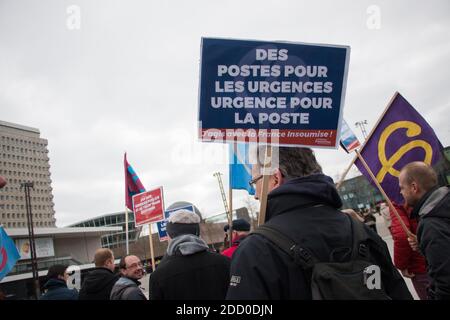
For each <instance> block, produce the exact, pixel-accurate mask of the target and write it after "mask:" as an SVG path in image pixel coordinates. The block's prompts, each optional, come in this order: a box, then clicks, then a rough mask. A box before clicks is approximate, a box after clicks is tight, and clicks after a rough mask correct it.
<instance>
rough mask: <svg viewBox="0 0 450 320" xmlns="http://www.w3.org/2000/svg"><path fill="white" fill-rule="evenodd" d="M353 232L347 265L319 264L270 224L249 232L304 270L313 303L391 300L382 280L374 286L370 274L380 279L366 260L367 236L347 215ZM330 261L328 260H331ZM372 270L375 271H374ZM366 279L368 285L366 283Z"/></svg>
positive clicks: (303, 249)
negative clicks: (272, 244) (278, 250)
mask: <svg viewBox="0 0 450 320" xmlns="http://www.w3.org/2000/svg"><path fill="white" fill-rule="evenodd" d="M348 218H349V219H350V221H351V228H352V233H353V237H352V238H353V244H352V248H347V249H348V251H349V252H350V251H351V257H350V260H349V261H346V262H334V261H319V260H318V259H317V258H316V257H315V256H314V255H313V254H312V253H311V251H310V250H308V249H307V248H304V247H301V246H300V245H298V244H297V243H295V242H294V241H293V240H292V239H291V238H289V237H288V236H286V235H285V234H284V233H282V232H281V231H280V230H278V229H277V228H276V227H274V226H272V225H262V226H260V227H258V228H256V229H255V230H254V231H253V232H252V233H256V234H260V235H262V236H264V237H266V238H267V239H269V240H270V241H271V242H273V243H274V244H275V245H277V246H278V247H279V248H280V249H281V250H282V251H284V252H285V253H287V254H288V255H289V256H290V257H291V258H292V260H293V261H294V262H295V264H296V265H298V266H299V267H301V268H303V270H304V271H305V274H306V275H307V277H309V276H310V278H309V279H308V280H309V282H310V285H311V294H312V299H313V300H390V299H391V298H390V297H389V296H388V294H387V293H386V291H385V290H384V287H383V286H382V283H381V279H379V280H378V283H379V286H378V287H377V285H376V284H375V287H374V286H373V284H374V282H372V281H371V280H373V278H371V277H372V276H373V275H372V273H374V274H376V273H377V271H376V270H375V269H376V268H378V275H375V276H379V277H381V270H380V268H379V267H377V266H374V263H373V262H371V261H370V260H369V254H370V252H369V246H368V241H367V240H368V239H369V235H368V234H367V231H366V230H365V229H364V226H363V224H362V223H360V222H359V221H355V220H354V219H352V218H351V217H349V216H348ZM330 256H331V255H330ZM330 259H331V258H330ZM374 270H375V271H374ZM368 280H369V282H370V283H369V284H368Z"/></svg>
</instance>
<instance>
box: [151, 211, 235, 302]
mask: <svg viewBox="0 0 450 320" xmlns="http://www.w3.org/2000/svg"><path fill="white" fill-rule="evenodd" d="M199 223H200V217H199V216H198V215H197V214H195V213H192V212H190V211H187V210H178V211H176V212H174V213H173V214H172V215H171V216H170V217H169V219H168V222H167V227H166V230H167V234H168V235H169V237H170V242H169V246H168V248H167V253H166V255H165V256H164V258H163V259H162V260H161V263H160V264H159V265H158V267H157V268H156V270H155V271H154V272H153V273H152V274H151V275H150V286H149V287H150V300H223V299H224V298H225V295H226V293H227V287H228V281H229V271H230V261H229V259H228V258H227V257H224V256H222V255H220V254H218V253H213V252H210V251H209V248H208V245H207V244H206V243H205V241H203V240H202V239H201V238H200V237H199V235H200V225H199Z"/></svg>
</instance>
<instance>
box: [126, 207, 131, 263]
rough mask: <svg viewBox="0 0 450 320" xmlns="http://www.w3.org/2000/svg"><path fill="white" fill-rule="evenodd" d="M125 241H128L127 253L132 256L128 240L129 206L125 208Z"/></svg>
mask: <svg viewBox="0 0 450 320" xmlns="http://www.w3.org/2000/svg"><path fill="white" fill-rule="evenodd" d="M125 241H126V245H125V247H126V251H127V255H129V254H130V250H129V249H130V248H129V245H128V242H129V239H128V208H127V206H125Z"/></svg>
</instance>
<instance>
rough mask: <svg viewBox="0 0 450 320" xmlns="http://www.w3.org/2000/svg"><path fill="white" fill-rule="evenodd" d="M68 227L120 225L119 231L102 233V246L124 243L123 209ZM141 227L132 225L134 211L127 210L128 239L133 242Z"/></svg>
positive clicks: (113, 246) (110, 246)
mask: <svg viewBox="0 0 450 320" xmlns="http://www.w3.org/2000/svg"><path fill="white" fill-rule="evenodd" d="M67 227H69V228H89V227H121V231H116V232H112V233H109V234H104V235H102V238H101V240H102V247H103V248H109V249H113V248H117V247H120V246H122V245H125V244H126V232H125V227H126V223H125V211H121V212H115V213H108V214H104V215H101V216H98V217H95V218H92V219H88V220H84V221H81V222H77V223H75V224H71V225H69V226H67ZM140 229H141V228H135V226H134V213H133V212H131V211H129V212H128V236H129V241H130V242H134V241H136V240H137V237H138V236H139V232H140V231H141V230H140Z"/></svg>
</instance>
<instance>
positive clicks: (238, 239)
mask: <svg viewBox="0 0 450 320" xmlns="http://www.w3.org/2000/svg"><path fill="white" fill-rule="evenodd" d="M258 153H259V154H264V150H263V147H262V148H261V147H260V148H258ZM273 154H274V157H277V158H276V159H274V163H277V164H278V166H277V167H274V168H272V171H271V173H270V176H269V180H268V190H269V193H268V200H267V210H266V215H265V221H264V224H263V225H262V227H261V226H260V227H258V228H256V230H253V231H252V232H250V224H249V223H248V222H247V221H245V220H243V219H237V220H234V221H233V222H232V224H231V226H229V225H227V226H226V227H225V228H224V232H225V235H228V234H230V235H231V239H226V241H229V242H231V243H230V245H229V246H227V247H229V248H226V249H225V250H223V251H222V252H221V253H217V252H213V251H212V250H210V248H209V247H208V245H207V244H206V242H205V241H204V240H203V239H202V238H201V236H200V226H199V223H200V218H199V216H198V215H196V214H192V213H191V212H188V211H185V210H178V211H177V212H175V213H174V214H172V215H171V217H170V218H169V220H168V223H167V233H168V235H169V238H170V241H169V245H168V248H167V251H166V253H165V255H164V257H163V258H162V260H161V263H160V264H159V265H158V266H157V267H156V269H155V270H154V271H153V272H152V273H151V274H150V277H149V292H148V298H149V299H150V300H196V299H199V300H208V299H213V300H222V299H228V300H244V299H396V300H409V299H412V295H411V293H410V292H409V290H408V288H407V286H406V283H405V280H404V277H406V278H410V279H411V281H412V283H413V285H414V288H415V290H416V292H417V295H418V296H419V298H420V299H450V192H449V187H448V186H443V187H439V186H438V182H437V177H436V173H435V172H434V170H433V169H432V168H431V167H430V166H429V165H427V164H425V163H423V162H413V163H410V164H408V165H406V166H405V167H404V168H403V169H402V170H401V172H400V176H399V186H400V189H401V193H402V196H403V197H404V200H405V202H404V203H403V204H396V203H394V206H393V207H390V208H389V206H388V205H382V206H381V208H380V213H381V215H382V216H383V217H384V219H385V222H386V226H387V227H388V229H389V231H390V233H391V234H392V238H393V242H394V253H393V261H392V259H391V255H390V253H389V251H388V247H387V245H386V243H385V242H384V241H383V239H382V238H381V237H380V236H379V235H378V234H377V232H376V231H377V230H376V227H375V225H376V223H375V220H374V217H373V215H372V214H371V213H370V212H369V210H367V211H365V212H363V214H362V215H359V214H357V213H356V212H354V211H353V210H341V207H342V202H341V199H340V196H339V194H338V192H337V190H336V187H335V184H334V182H333V180H332V179H331V178H330V177H328V176H326V175H324V174H323V172H322V168H321V166H320V165H319V164H318V163H317V161H316V158H315V155H314V153H313V151H312V150H311V149H308V148H284V147H279V148H274V150H273ZM257 158H258V159H259V157H257ZM262 177H263V175H262V165H261V164H260V163H257V164H256V165H253V167H252V180H251V181H250V183H251V184H252V186H253V187H254V188H255V189H256V199H258V195H259V194H260V192H261V188H262V180H263V179H262ZM394 209H395V210H396V211H397V213H398V215H399V216H400V217H401V219H402V221H403V223H404V225H405V226H406V228H408V230H409V233H408V234H407V233H406V232H405V230H404V229H403V226H402V225H401V223H400V221H399V220H398V217H397V215H396V214H395V212H394ZM230 228H231V230H232V232H229V229H230ZM228 237H229V236H228ZM94 262H95V269H94V270H93V271H91V272H89V273H88V274H87V275H86V277H85V279H84V281H83V283H82V285H81V290H80V292H79V293H78V292H77V291H76V290H74V289H68V288H67V285H66V280H67V272H66V269H67V268H66V266H62V265H55V266H52V267H51V268H50V269H49V270H48V281H47V283H46V284H45V285H44V290H45V293H44V294H43V295H42V297H41V299H43V300H55V299H64V300H66V299H80V300H108V299H110V300H146V299H147V297H146V296H145V295H144V294H143V292H142V290H141V289H140V285H141V284H140V282H139V280H140V279H142V277H143V276H144V274H145V271H144V268H143V265H142V262H141V261H140V259H139V258H138V257H137V256H134V255H127V256H125V257H122V259H121V260H120V263H119V266H118V267H119V274H115V273H114V270H115V268H116V266H115V264H114V254H113V252H112V251H111V250H109V249H99V250H97V251H96V253H95V257H94ZM337 266H339V267H337ZM373 266H376V267H377V268H378V269H379V270H380V273H379V275H380V279H378V280H379V281H374V285H373V286H372V287H370V285H369V284H368V283H369V282H370V281H369V280H370V279H372V278H371V277H372V274H371V273H370V272H369V271H368V270H371V269H370V268H372V267H373ZM355 271H356V274H357V277H355V278H351V277H349V278H346V280H345V281H343V279H344V277H345V276H346V275H347V276H348V275H349V274H352V273H355ZM346 272H347V274H346ZM374 274H375V273H374ZM325 275H326V276H327V277H328V278H327V280H326V281H325V280H324V277H325ZM375 275H376V274H375ZM402 275H403V277H402ZM362 276H364V279H365V280H364V282H363V281H362V280H361V279H362ZM368 279H369V280H368ZM366 282H367V283H366ZM377 283H379V285H377Z"/></svg>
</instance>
